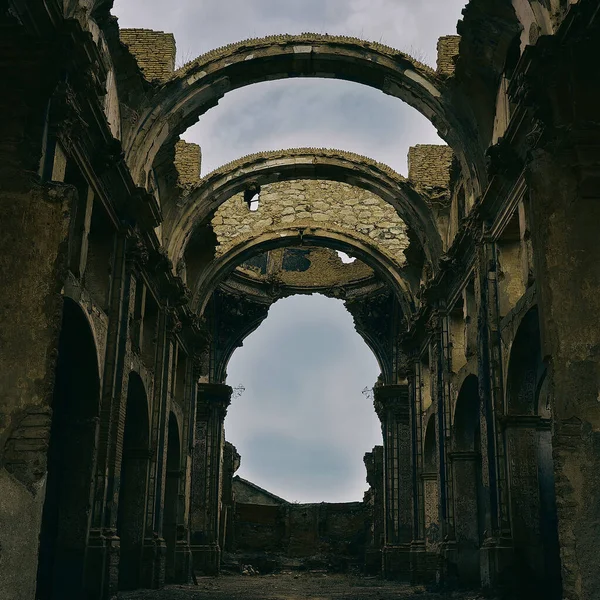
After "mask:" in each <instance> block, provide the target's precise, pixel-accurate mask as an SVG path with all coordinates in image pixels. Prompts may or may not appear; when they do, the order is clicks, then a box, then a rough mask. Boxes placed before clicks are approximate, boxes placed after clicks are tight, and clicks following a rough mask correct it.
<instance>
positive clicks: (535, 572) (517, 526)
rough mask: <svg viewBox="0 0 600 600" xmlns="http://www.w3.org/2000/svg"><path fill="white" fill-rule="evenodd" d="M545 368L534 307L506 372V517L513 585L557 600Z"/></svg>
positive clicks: (557, 564)
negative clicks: (509, 527) (511, 552)
mask: <svg viewBox="0 0 600 600" xmlns="http://www.w3.org/2000/svg"><path fill="white" fill-rule="evenodd" d="M546 373H547V370H546V365H545V363H544V361H543V360H542V354H541V342H540V328H539V316H538V309H537V307H533V308H532V309H530V310H529V312H527V314H526V315H525V316H524V317H523V320H522V321H521V323H520V325H519V328H518V330H517V333H516V335H515V338H514V341H513V344H512V348H511V353H510V361H509V366H508V372H507V384H506V405H507V425H506V443H507V454H508V473H509V486H510V517H511V527H512V537H513V546H514V553H515V556H514V565H515V571H516V575H517V580H518V585H519V586H520V587H521V589H522V590H526V591H527V593H528V594H529V596H533V597H539V598H544V599H546V598H552V599H555V598H556V599H557V598H560V597H561V594H560V591H561V576H560V556H559V543H558V531H557V514H556V495H555V489H554V465H553V461H552V439H551V435H550V427H551V419H552V412H551V406H550V399H549V396H548V394H549V391H548V385H547V378H546Z"/></svg>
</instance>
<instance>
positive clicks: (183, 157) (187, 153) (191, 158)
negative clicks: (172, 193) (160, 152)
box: [175, 140, 202, 187]
mask: <svg viewBox="0 0 600 600" xmlns="http://www.w3.org/2000/svg"><path fill="white" fill-rule="evenodd" d="M201 165H202V151H201V150H200V146H199V145H198V144H190V143H188V142H186V141H184V140H179V141H178V142H177V143H176V144H175V168H176V169H177V176H178V180H177V183H178V184H179V185H180V186H181V187H191V186H193V185H195V184H197V183H198V182H199V181H200V168H201Z"/></svg>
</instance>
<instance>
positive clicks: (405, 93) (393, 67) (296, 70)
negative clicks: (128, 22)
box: [123, 33, 485, 185]
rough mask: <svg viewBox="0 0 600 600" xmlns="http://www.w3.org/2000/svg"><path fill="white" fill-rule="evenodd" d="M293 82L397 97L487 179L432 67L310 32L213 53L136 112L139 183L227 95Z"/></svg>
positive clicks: (461, 113)
mask: <svg viewBox="0 0 600 600" xmlns="http://www.w3.org/2000/svg"><path fill="white" fill-rule="evenodd" d="M288 77H321V78H330V79H343V80H347V81H354V82H356V83H361V84H364V85H368V86H371V87H374V88H376V89H380V90H381V91H383V92H384V93H387V94H390V95H392V96H396V97H398V98H399V99H401V100H402V101H404V102H406V103H407V104H408V105H410V106H412V107H413V108H415V109H416V110H418V111H419V112H420V113H421V114H423V115H424V116H425V117H427V118H428V119H429V120H430V121H431V122H432V124H433V125H434V126H435V127H436V129H437V130H438V132H439V134H440V136H441V137H442V139H444V140H445V141H446V142H447V143H448V144H449V145H450V146H451V147H452V148H453V149H454V150H455V152H456V154H457V157H458V158H459V160H460V162H461V164H462V166H463V169H464V171H465V173H469V175H470V178H471V181H472V182H473V185H476V182H478V181H481V182H484V181H485V166H484V163H483V155H482V152H481V150H480V148H479V145H478V141H477V135H476V133H475V130H474V128H473V127H472V125H471V121H472V119H471V115H470V113H468V110H467V109H466V108H465V106H463V105H461V106H460V107H458V106H456V105H455V103H454V102H453V101H452V91H451V88H450V87H448V86H447V85H446V83H445V82H444V79H443V78H442V77H440V76H438V75H437V73H436V72H435V71H434V70H433V69H431V68H430V67H428V66H426V65H424V64H422V63H419V62H418V61H416V60H415V59H413V58H411V57H410V56H408V55H407V54H405V53H403V52H400V51H399V50H395V49H393V48H390V47H388V46H384V45H382V44H378V43H375V42H365V41H363V40H360V39H357V38H351V37H345V36H329V35H319V34H312V33H306V34H301V35H277V36H270V37H266V38H262V39H254V40H245V41H242V42H238V43H236V44H230V45H228V46H225V47H223V48H219V49H216V50H212V51H210V52H208V53H206V54H204V55H202V56H200V57H198V58H197V59H195V60H193V61H191V62H190V63H188V64H187V65H185V66H184V67H182V68H181V69H179V70H178V71H176V72H175V73H173V75H172V76H171V78H170V79H168V80H167V81H166V82H165V83H164V84H163V85H162V86H161V87H160V88H159V89H158V90H157V91H156V93H155V94H154V95H153V96H152V97H151V98H150V100H149V102H148V104H147V106H146V107H144V108H142V109H141V110H140V111H139V113H136V117H135V122H134V123H132V124H131V125H130V131H129V134H128V135H126V136H125V138H124V140H123V141H124V144H123V145H124V148H125V153H126V159H127V162H128V164H129V166H130V168H131V170H132V174H133V177H134V180H135V181H136V182H137V183H138V184H139V185H146V184H147V180H148V176H149V173H150V171H151V169H152V167H153V164H154V160H155V158H156V156H157V154H158V152H159V151H160V150H161V148H162V147H163V146H164V145H165V144H168V143H174V141H175V139H176V138H177V136H179V135H180V134H182V133H183V132H184V131H185V130H186V129H187V128H188V127H190V126H191V125H192V124H193V123H195V122H196V120H197V119H198V117H199V116H200V115H202V114H203V113H205V112H206V111H207V110H209V109H210V108H211V107H213V106H215V105H216V104H217V103H218V101H219V99H220V98H221V97H223V96H224V95H225V94H226V93H227V92H229V91H231V90H234V89H237V88H241V87H244V86H246V85H251V84H254V83H259V82H261V81H271V80H276V79H285V78H288Z"/></svg>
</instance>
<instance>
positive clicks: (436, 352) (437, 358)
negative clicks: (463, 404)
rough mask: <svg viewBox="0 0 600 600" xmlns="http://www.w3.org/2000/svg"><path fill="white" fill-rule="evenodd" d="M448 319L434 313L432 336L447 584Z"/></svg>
mask: <svg viewBox="0 0 600 600" xmlns="http://www.w3.org/2000/svg"><path fill="white" fill-rule="evenodd" d="M448 325H449V323H448V318H447V317H445V316H443V315H441V314H439V313H435V314H434V315H433V317H432V320H431V322H430V328H431V332H432V342H433V343H432V355H433V365H432V370H433V373H434V377H433V379H434V382H435V384H434V385H432V397H433V398H432V399H433V401H434V402H435V403H436V411H435V418H436V434H437V439H436V442H437V444H436V450H437V466H438V473H437V475H438V481H437V487H438V494H439V496H438V498H439V503H438V507H439V525H440V545H439V553H440V559H441V560H440V563H439V566H438V570H437V575H438V577H439V578H440V579H441V580H444V581H448V579H450V578H453V577H454V575H455V565H456V540H455V536H454V504H453V500H452V498H453V485H452V484H453V482H452V471H451V469H450V466H449V456H448V451H449V448H450V438H451V436H450V433H451V429H450V425H451V406H450V385H449V384H450V374H451V371H452V365H451V364H450V361H451V350H452V349H451V347H450V339H449V330H448Z"/></svg>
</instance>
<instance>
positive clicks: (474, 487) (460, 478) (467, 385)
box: [450, 375, 484, 587]
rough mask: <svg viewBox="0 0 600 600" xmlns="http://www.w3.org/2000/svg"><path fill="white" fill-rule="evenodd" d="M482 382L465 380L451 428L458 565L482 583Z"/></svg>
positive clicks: (463, 576) (467, 578) (466, 578)
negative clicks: (480, 430)
mask: <svg viewBox="0 0 600 600" xmlns="http://www.w3.org/2000/svg"><path fill="white" fill-rule="evenodd" d="M480 404H481V401H480V398H479V383H478V380H477V377H476V376H475V375H469V376H468V377H467V378H466V379H465V381H464V382H463V384H462V386H461V388H460V392H459V394H458V398H457V401H456V408H455V411H454V425H453V428H452V432H453V440H452V452H451V454H450V459H451V461H452V476H453V479H454V481H453V489H454V528H455V536H456V547H457V567H458V575H459V577H460V580H461V581H463V582H465V583H467V584H470V585H473V586H476V587H479V585H480V583H481V573H480V557H479V550H480V548H481V544H482V542H483V530H484V525H483V513H482V506H483V502H482V494H483V490H482V482H481V464H480V460H481V459H480V454H479V448H480V433H479V412H480Z"/></svg>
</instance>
